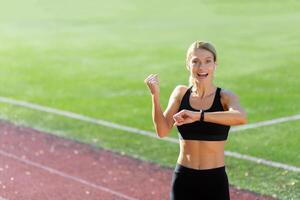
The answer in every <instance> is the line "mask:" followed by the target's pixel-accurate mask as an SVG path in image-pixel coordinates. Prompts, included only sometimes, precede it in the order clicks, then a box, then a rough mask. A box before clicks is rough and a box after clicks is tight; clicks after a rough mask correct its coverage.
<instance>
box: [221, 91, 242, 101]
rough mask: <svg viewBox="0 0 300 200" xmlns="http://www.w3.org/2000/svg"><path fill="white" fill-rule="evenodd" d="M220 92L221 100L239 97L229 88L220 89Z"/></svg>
mask: <svg viewBox="0 0 300 200" xmlns="http://www.w3.org/2000/svg"><path fill="white" fill-rule="evenodd" d="M220 94H221V98H222V100H224V101H228V100H232V99H238V98H239V97H238V96H237V95H236V94H235V93H234V92H232V91H230V90H226V89H222V90H221V93H220Z"/></svg>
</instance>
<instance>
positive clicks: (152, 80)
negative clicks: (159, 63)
mask: <svg viewBox="0 0 300 200" xmlns="http://www.w3.org/2000/svg"><path fill="white" fill-rule="evenodd" d="M144 82H145V83H146V84H147V86H148V88H149V89H150V92H151V94H152V95H159V80H158V75H157V74H150V75H149V76H148V77H147V78H146V79H145V80H144Z"/></svg>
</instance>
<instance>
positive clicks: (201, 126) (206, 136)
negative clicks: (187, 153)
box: [177, 87, 230, 141]
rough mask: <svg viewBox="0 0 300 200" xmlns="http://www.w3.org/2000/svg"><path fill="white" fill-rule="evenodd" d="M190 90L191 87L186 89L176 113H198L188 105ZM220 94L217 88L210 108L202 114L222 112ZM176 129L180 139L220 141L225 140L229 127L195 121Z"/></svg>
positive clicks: (219, 89)
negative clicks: (185, 111) (189, 111)
mask: <svg viewBox="0 0 300 200" xmlns="http://www.w3.org/2000/svg"><path fill="white" fill-rule="evenodd" d="M191 90H192V87H190V88H188V90H187V91H186V93H185V94H184V96H183V98H182V100H181V103H180V107H179V109H178V111H180V110H183V109H186V110H192V111H199V110H196V109H194V108H192V106H191V104H190V100H189V99H190V95H191ZM220 92H221V88H217V91H216V93H215V97H214V101H213V104H212V106H211V107H210V108H209V109H207V110H203V111H204V112H216V111H224V109H223V106H222V104H221V95H220ZM177 129H178V131H179V133H180V134H179V138H180V139H184V140H206V141H222V140H226V139H227V137H228V132H229V129H230V126H225V125H221V124H215V123H210V122H200V121H196V122H193V123H189V124H183V125H181V126H177Z"/></svg>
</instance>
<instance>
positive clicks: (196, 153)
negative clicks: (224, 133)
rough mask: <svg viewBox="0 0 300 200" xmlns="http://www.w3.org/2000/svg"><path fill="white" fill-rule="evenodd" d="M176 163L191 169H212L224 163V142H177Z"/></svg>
mask: <svg viewBox="0 0 300 200" xmlns="http://www.w3.org/2000/svg"><path fill="white" fill-rule="evenodd" d="M179 141H180V142H179V144H180V153H179V157H178V160H177V162H178V163H179V164H181V165H183V166H185V167H189V168H193V169H213V168H217V167H222V166H224V165H225V163H224V145H225V141H200V140H179Z"/></svg>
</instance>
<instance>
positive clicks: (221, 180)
mask: <svg viewBox="0 0 300 200" xmlns="http://www.w3.org/2000/svg"><path fill="white" fill-rule="evenodd" d="M186 67H187V69H188V71H189V73H190V78H189V81H190V86H188V87H187V86H184V85H179V86H177V87H176V88H175V89H174V90H173V92H172V94H171V96H170V99H169V103H168V106H167V108H166V110H165V111H164V112H163V111H162V109H161V106H160V100H159V94H160V90H159V80H158V76H157V74H151V75H149V76H148V77H147V78H146V79H145V83H146V84H147V86H148V88H149V89H150V92H151V96H152V118H153V123H154V126H155V129H156V133H157V134H158V136H159V137H161V138H162V137H166V136H167V135H168V134H169V133H170V131H171V129H172V127H173V126H177V129H178V132H179V144H180V154H179V157H178V160H177V164H176V167H175V169H174V174H173V178H172V187H171V188H172V189H171V193H170V196H171V197H170V199H171V200H190V199H195V200H198V199H204V200H223V199H224V200H228V199H230V197H229V184H228V178H227V174H226V170H225V163H224V145H225V142H226V140H227V137H228V132H229V129H230V126H231V125H240V124H245V123H246V122H247V117H246V113H245V111H244V109H243V108H242V107H241V106H240V103H239V99H238V96H237V95H236V94H234V93H233V92H231V91H229V90H225V89H221V88H219V87H217V86H215V85H214V83H213V77H214V71H215V69H216V67H217V53H216V50H215V48H214V46H213V45H212V44H211V43H209V42H202V41H196V42H194V43H193V44H191V46H190V47H189V48H188V51H187V56H186Z"/></svg>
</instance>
